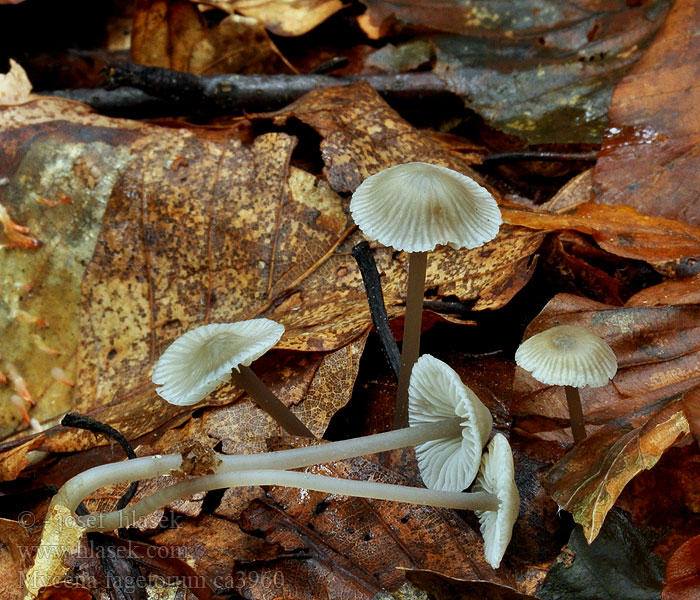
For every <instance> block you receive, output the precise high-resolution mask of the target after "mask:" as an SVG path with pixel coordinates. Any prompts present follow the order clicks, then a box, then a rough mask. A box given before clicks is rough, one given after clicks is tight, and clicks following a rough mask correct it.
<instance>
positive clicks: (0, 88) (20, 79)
mask: <svg viewBox="0 0 700 600" xmlns="http://www.w3.org/2000/svg"><path fill="white" fill-rule="evenodd" d="M31 91H32V84H31V82H30V81H29V77H27V73H26V72H25V71H24V69H23V68H22V67H21V66H20V65H19V64H18V63H16V62H15V61H14V60H12V59H10V70H9V71H8V72H7V73H5V74H4V75H2V74H0V105H8V104H20V103H22V102H26V101H27V100H28V99H29V94H30V93H31Z"/></svg>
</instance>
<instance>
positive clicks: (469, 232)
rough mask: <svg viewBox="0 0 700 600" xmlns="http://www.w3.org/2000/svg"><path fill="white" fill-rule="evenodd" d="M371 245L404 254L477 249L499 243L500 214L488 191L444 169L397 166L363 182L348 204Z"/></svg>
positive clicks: (422, 163)
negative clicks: (444, 247)
mask: <svg viewBox="0 0 700 600" xmlns="http://www.w3.org/2000/svg"><path fill="white" fill-rule="evenodd" d="M350 212H351V213H352V218H353V219H354V220H355V223H357V225H358V226H359V227H360V229H361V230H362V232H363V233H364V234H365V235H366V236H367V237H369V238H370V239H373V240H377V241H379V242H380V243H382V244H384V245H385V246H391V247H393V248H396V249H397V250H404V251H406V252H425V251H427V250H432V249H433V248H435V246H436V245H437V244H449V245H450V246H452V247H453V248H455V249H456V248H477V247H478V246H481V245H482V244H485V243H486V242H488V241H489V240H492V239H493V238H494V237H496V234H497V233H498V228H499V227H500V225H501V212H500V210H499V209H498V205H497V204H496V201H495V200H494V199H493V196H491V194H490V193H489V192H488V190H487V189H486V188H483V187H482V186H480V185H479V184H478V183H477V182H476V181H474V180H473V179H471V178H470V177H467V176H466V175H462V174H461V173H458V172H457V171H453V170H452V169H448V168H446V167H439V166H437V165H431V164H429V163H424V162H411V163H406V164H403V165H396V166H394V167H389V168H388V169H384V170H383V171H380V172H379V173H375V174H374V175H372V176H371V177H368V178H367V179H365V180H364V181H363V182H362V183H361V184H360V185H359V186H358V188H357V189H356V190H355V193H354V194H353V195H352V200H351V202H350Z"/></svg>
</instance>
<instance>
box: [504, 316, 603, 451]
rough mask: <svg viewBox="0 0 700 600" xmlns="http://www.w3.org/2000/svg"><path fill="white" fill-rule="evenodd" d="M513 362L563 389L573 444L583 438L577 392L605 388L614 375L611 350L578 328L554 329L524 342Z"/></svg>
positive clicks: (563, 326)
mask: <svg viewBox="0 0 700 600" xmlns="http://www.w3.org/2000/svg"><path fill="white" fill-rule="evenodd" d="M515 362H516V363H517V364H518V366H520V367H522V368H523V369H525V370H526V371H530V374H531V375H532V376H533V377H534V378H535V379H536V380H537V381H539V382H540V383H545V384H547V385H561V386H565V387H564V389H565V392H566V402H567V404H568V407H569V419H570V421H571V429H572V432H573V436H574V443H579V442H580V441H582V440H584V439H585V438H586V427H585V425H584V422H583V409H582V407H581V395H580V394H579V389H578V388H581V387H585V386H587V385H589V386H591V387H593V388H596V387H601V386H603V385H605V384H606V383H607V382H608V381H609V380H610V379H612V378H613V377H614V376H615V373H616V372H617V359H616V358H615V353H614V352H613V351H612V348H610V346H609V345H608V344H607V343H606V342H605V341H604V340H602V339H601V338H599V337H598V336H597V335H596V334H594V333H593V332H592V331H589V330H588V329H585V328H583V327H579V326H578V325H557V326H555V327H551V328H549V329H547V330H545V331H542V332H541V333H537V334H535V335H533V336H532V337H530V338H528V339H527V340H525V341H524V342H523V343H522V344H520V347H519V348H518V350H517V351H516V353H515Z"/></svg>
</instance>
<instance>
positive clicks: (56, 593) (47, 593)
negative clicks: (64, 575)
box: [36, 582, 93, 600]
mask: <svg viewBox="0 0 700 600" xmlns="http://www.w3.org/2000/svg"><path fill="white" fill-rule="evenodd" d="M92 598H93V596H92V594H91V593H90V590H88V589H87V588H86V587H83V586H82V585H80V584H78V583H65V582H64V583H57V584H55V585H50V586H47V587H43V588H41V589H40V590H39V593H38V594H37V595H36V600H92Z"/></svg>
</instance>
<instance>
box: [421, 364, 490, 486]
mask: <svg viewBox="0 0 700 600" xmlns="http://www.w3.org/2000/svg"><path fill="white" fill-rule="evenodd" d="M455 415H456V416H458V417H459V418H460V421H461V423H460V424H461V427H462V430H461V435H457V436H451V437H444V438H441V439H433V440H430V441H427V442H423V443H421V444H418V445H417V446H416V457H417V459H418V468H419V469H420V472H421V477H422V478H423V481H424V482H425V485H426V486H428V487H429V488H431V489H434V490H453V491H459V490H463V489H465V488H467V487H469V486H470V485H471V483H472V481H474V477H475V476H476V473H477V471H478V470H479V463H480V462H481V452H482V450H483V448H484V445H485V444H486V442H487V440H488V439H489V435H490V434H491V427H492V426H493V418H492V417H491V413H490V412H489V409H488V408H486V406H484V404H483V403H482V402H481V400H479V398H478V396H477V395H476V394H475V393H474V392H472V391H471V390H470V389H469V388H468V387H467V386H466V385H464V383H462V380H461V379H460V378H459V375H457V373H456V372H455V371H454V370H453V369H451V368H450V367H449V366H447V365H446V364H445V363H444V362H442V361H441V360H438V359H437V358H435V357H433V356H431V355H430V354H424V355H423V356H421V357H420V358H419V359H418V360H417V361H416V364H415V365H414V366H413V372H412V373H411V385H410V387H409V392H408V421H409V423H410V425H411V427H416V426H418V425H420V424H422V423H435V422H440V421H442V420H444V419H449V418H454V417H455Z"/></svg>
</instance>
